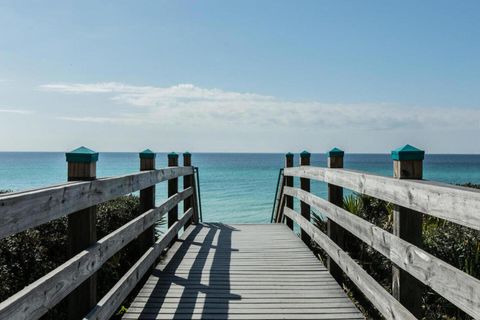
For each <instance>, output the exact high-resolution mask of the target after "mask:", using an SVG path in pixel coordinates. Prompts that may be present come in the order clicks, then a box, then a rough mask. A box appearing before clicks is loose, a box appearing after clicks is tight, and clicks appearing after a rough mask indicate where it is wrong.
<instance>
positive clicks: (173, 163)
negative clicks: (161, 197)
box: [168, 152, 178, 242]
mask: <svg viewBox="0 0 480 320" xmlns="http://www.w3.org/2000/svg"><path fill="white" fill-rule="evenodd" d="M168 166H169V167H178V154H176V153H175V152H171V153H169V154H168ZM177 192H178V178H174V179H170V180H168V196H169V197H171V196H173V195H174V194H176V193H177ZM177 220H178V206H175V207H173V208H172V210H170V211H168V227H169V228H170V227H171V226H172V225H173V224H174V223H175V222H176V221H177ZM176 240H177V238H176V237H175V238H174V239H173V240H172V242H173V241H176Z"/></svg>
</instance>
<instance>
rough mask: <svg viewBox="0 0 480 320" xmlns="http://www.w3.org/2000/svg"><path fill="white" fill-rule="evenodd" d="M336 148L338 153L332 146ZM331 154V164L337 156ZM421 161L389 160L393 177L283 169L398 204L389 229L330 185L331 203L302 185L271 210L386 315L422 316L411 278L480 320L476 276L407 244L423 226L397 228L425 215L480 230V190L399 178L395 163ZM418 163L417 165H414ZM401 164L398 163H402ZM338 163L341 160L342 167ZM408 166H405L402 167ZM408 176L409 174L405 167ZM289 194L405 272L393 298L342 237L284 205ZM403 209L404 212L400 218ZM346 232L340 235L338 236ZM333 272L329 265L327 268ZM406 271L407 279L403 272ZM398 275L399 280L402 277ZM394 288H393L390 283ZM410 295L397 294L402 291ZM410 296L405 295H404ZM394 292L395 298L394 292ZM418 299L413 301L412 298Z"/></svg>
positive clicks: (333, 170) (479, 284)
mask: <svg viewBox="0 0 480 320" xmlns="http://www.w3.org/2000/svg"><path fill="white" fill-rule="evenodd" d="M337 151H339V150H337ZM341 156H342V158H343V153H341ZM332 158H333V156H330V159H329V162H330V161H332V160H334V159H332ZM422 159H423V154H422V156H421V159H418V158H417V159H413V160H412V159H409V158H408V156H407V160H403V159H402V157H400V159H397V160H394V168H395V169H396V170H395V176H397V177H396V178H393V177H392V178H391V177H384V176H378V175H374V174H368V173H363V172H358V171H353V170H346V169H342V168H338V167H337V168H332V167H330V168H322V167H313V166H299V167H293V168H285V169H284V175H285V177H298V178H301V179H313V180H317V181H321V182H325V183H328V184H329V187H330V186H337V188H346V189H349V190H352V191H354V192H357V193H360V194H365V195H368V196H371V197H375V198H378V199H381V200H384V201H387V202H389V203H392V204H394V205H395V209H394V222H393V223H394V226H393V229H394V232H393V234H392V233H390V232H387V231H385V230H384V229H382V228H380V227H378V226H376V225H374V224H372V223H370V222H368V221H366V220H363V219H362V218H360V217H359V216H357V215H355V214H352V213H350V212H348V211H346V210H344V209H343V208H342V205H341V203H339V202H338V201H334V199H333V198H335V197H334V196H333V197H332V194H331V193H333V192H338V189H337V190H335V189H332V188H329V200H325V199H323V198H321V197H319V196H316V195H314V194H312V193H310V192H309V191H307V190H302V189H300V188H295V187H292V186H285V185H284V187H283V189H282V192H281V193H282V200H281V201H282V204H281V205H279V206H278V207H279V208H280V209H279V210H277V212H276V217H275V219H274V221H276V222H281V221H285V219H289V220H293V221H294V222H295V223H296V224H298V226H300V228H301V230H302V231H303V232H306V233H307V234H308V235H309V236H310V237H311V240H312V241H314V242H315V243H316V244H317V245H318V246H320V247H321V248H322V249H323V250H324V251H325V252H326V254H327V255H328V257H329V259H331V260H333V262H334V263H335V264H336V265H338V267H339V268H340V269H341V270H342V271H343V272H344V273H345V274H346V276H348V277H349V278H350V279H351V281H352V282H353V283H355V285H356V286H357V287H358V289H359V290H360V291H362V292H363V294H364V295H365V296H366V297H367V298H368V299H369V300H370V302H371V303H372V304H373V305H374V306H375V307H376V308H377V309H378V311H379V312H380V313H381V314H382V315H383V316H384V317H385V318H387V319H416V317H420V315H419V310H418V305H419V304H420V303H421V299H420V298H421V290H422V289H418V288H417V287H416V286H415V285H412V282H414V281H419V282H421V283H422V284H423V285H426V286H428V287H430V288H432V289H433V290H434V291H436V292H437V293H438V294H440V295H441V296H443V297H444V298H446V299H447V300H449V301H450V302H451V303H452V304H454V305H455V306H457V307H458V308H460V309H461V310H463V311H464V312H466V313H467V314H469V315H470V316H472V317H473V318H475V319H480V280H478V279H476V278H474V277H472V276H470V275H468V274H467V273H465V272H463V271H461V270H459V269H457V268H455V267H453V266H451V265H450V264H448V263H446V262H444V261H442V260H441V259H439V258H437V257H435V256H433V255H432V254H429V253H428V252H426V251H425V250H423V249H422V248H421V242H419V243H411V241H409V238H408V234H407V235H406V233H408V232H411V230H417V231H414V232H418V230H420V236H421V228H422V226H421V220H420V223H419V225H413V224H410V225H407V227H408V228H410V229H411V230H407V232H405V231H403V233H402V232H399V230H398V229H399V228H400V226H402V227H403V228H405V224H404V225H402V223H405V222H404V221H401V219H406V218H410V217H411V216H409V215H415V214H427V215H431V216H434V217H437V218H441V219H445V220H448V221H451V222H454V223H457V224H460V225H463V226H466V227H469V228H472V229H475V230H480V191H479V190H475V189H470V188H464V187H458V186H453V185H447V184H442V183H437V182H431V181H425V180H404V179H402V177H398V172H399V171H398V170H397V169H398V168H399V167H400V168H402V169H403V170H407V169H406V168H407V167H409V168H412V166H413V167H416V168H417V169H416V170H417V172H418V168H420V172H421V160H422ZM415 161H419V162H420V167H419V166H418V165H419V164H418V163H414V162H415ZM402 162H403V163H402ZM342 166H343V159H342V165H341V166H340V167H342ZM407 171H408V170H407ZM403 173H404V174H406V175H407V174H408V172H406V171H405V172H403ZM287 197H294V198H296V199H299V200H300V202H301V203H302V204H303V203H304V204H307V205H309V206H310V207H311V208H313V209H315V210H317V211H318V212H321V213H322V214H324V215H325V216H326V217H327V218H328V222H331V223H335V224H336V225H337V226H338V227H339V228H340V229H343V230H347V231H348V232H350V233H351V234H352V235H354V236H355V237H357V238H358V239H360V240H361V241H363V242H364V243H366V244H367V245H369V246H371V247H372V248H373V249H375V250H376V251H378V252H379V253H381V254H382V255H384V256H385V257H386V258H388V259H389V260H390V261H391V262H392V263H393V266H394V267H393V268H394V270H393V271H395V269H398V270H400V271H399V272H401V273H402V274H401V275H400V276H399V275H398V272H393V286H394V287H393V289H392V292H393V295H391V294H390V293H389V292H388V291H387V290H385V289H384V288H383V287H382V286H381V285H380V284H379V283H377V282H376V281H375V280H374V279H373V278H372V277H371V276H370V275H369V274H368V273H367V272H366V271H365V270H364V269H362V267H361V266H360V265H359V264H357V262H356V261H354V260H353V259H352V258H351V257H350V256H349V255H348V253H347V252H345V251H344V248H343V245H342V241H343V240H342V239H339V236H338V235H335V234H334V232H332V231H331V230H330V228H329V232H328V233H327V234H325V233H324V232H322V231H321V230H320V229H318V228H317V227H316V226H314V225H313V224H312V223H311V221H310V219H308V218H306V217H304V216H302V215H301V214H300V213H297V212H296V211H294V210H293V209H292V208H291V207H290V206H286V205H285V198H287ZM402 214H404V215H405V216H403V215H402ZM341 237H343V235H342V236H341ZM331 271H332V269H331ZM407 276H408V277H407ZM399 278H400V280H399ZM395 286H396V287H395ZM401 286H405V288H407V289H408V292H405V293H404V295H400V294H398V292H399V291H401V290H402V289H403V290H404V291H405V288H401ZM406 295H410V297H407V298H406V297H405V296H406ZM394 296H395V297H394ZM412 296H413V297H414V298H415V299H418V301H412V299H411V297H412Z"/></svg>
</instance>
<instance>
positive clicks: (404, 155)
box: [392, 144, 425, 161]
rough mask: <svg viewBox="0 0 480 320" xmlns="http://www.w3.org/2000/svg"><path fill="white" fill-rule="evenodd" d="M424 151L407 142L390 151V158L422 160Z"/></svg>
mask: <svg viewBox="0 0 480 320" xmlns="http://www.w3.org/2000/svg"><path fill="white" fill-rule="evenodd" d="M423 158H425V151H423V150H420V149H417V148H415V147H414V146H411V145H409V144H406V145H404V146H403V147H401V148H398V149H395V150H393V151H392V159H393V160H397V161H401V160H423Z"/></svg>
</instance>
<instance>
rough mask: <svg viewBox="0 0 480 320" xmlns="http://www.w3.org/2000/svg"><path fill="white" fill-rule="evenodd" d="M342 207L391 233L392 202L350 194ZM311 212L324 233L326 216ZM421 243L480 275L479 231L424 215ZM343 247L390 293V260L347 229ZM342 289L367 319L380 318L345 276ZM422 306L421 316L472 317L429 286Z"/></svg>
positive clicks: (451, 319) (450, 319) (453, 319)
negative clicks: (323, 217) (422, 314)
mask: <svg viewBox="0 0 480 320" xmlns="http://www.w3.org/2000/svg"><path fill="white" fill-rule="evenodd" d="M463 186H466V187H470V188H477V189H480V185H475V184H471V183H468V184H464V185H463ZM343 207H344V209H345V210H347V211H349V212H351V213H353V214H355V215H358V216H359V217H361V218H362V219H365V220H367V221H369V222H371V223H373V224H375V225H376V226H378V227H381V228H383V229H385V230H387V231H389V232H392V225H393V205H392V204H390V203H387V202H385V201H382V200H379V199H376V198H373V197H369V196H365V195H360V194H350V195H348V196H345V197H344V200H343ZM312 214H313V220H314V223H315V225H316V226H317V227H318V228H320V229H321V230H322V231H324V232H326V230H327V224H326V221H325V219H322V217H321V215H320V214H317V213H315V212H312ZM423 245H424V249H425V251H427V252H429V253H431V254H432V255H434V256H436V257H438V258H440V259H442V260H444V261H445V262H448V263H449V264H451V265H452V266H454V267H456V268H458V269H460V270H463V271H464V272H466V273H468V274H470V275H471V276H473V277H476V278H479V277H480V232H479V231H476V230H473V229H470V228H467V227H463V226H460V225H458V224H455V223H452V222H448V221H445V220H441V219H438V218H434V217H431V216H428V215H424V219H423ZM345 249H346V251H347V252H349V254H350V255H351V256H352V258H354V259H355V260H356V261H357V262H358V263H359V264H360V265H362V267H363V268H364V269H365V270H366V271H367V272H368V273H369V274H370V275H371V276H372V277H373V278H374V279H375V280H376V281H377V282H379V283H380V284H382V286H383V287H384V288H385V289H386V290H388V291H389V292H390V293H391V287H392V283H391V281H392V273H391V270H392V263H391V262H390V260H389V259H387V258H385V257H384V256H383V255H382V254H380V253H379V252H377V251H376V250H374V249H373V248H371V247H370V246H368V245H367V244H365V243H364V242H362V241H361V240H359V239H358V238H356V237H355V236H353V235H351V234H350V233H348V232H347V235H346V248H345ZM315 251H316V252H317V253H318V254H319V256H320V257H321V258H322V260H324V261H326V260H325V259H326V255H325V254H324V253H323V252H322V250H321V249H320V248H319V247H318V246H317V247H316V248H315ZM344 289H345V290H346V291H347V292H348V293H349V295H350V296H351V297H352V298H353V299H354V300H355V302H356V304H357V306H358V307H359V308H360V309H361V310H362V311H363V312H364V314H365V316H366V317H367V318H368V319H371V318H373V319H380V318H382V317H381V316H380V314H379V313H378V312H377V311H376V310H375V308H373V306H372V305H371V304H370V303H369V302H368V300H367V299H366V298H365V297H364V296H363V294H362V293H361V292H360V291H359V290H358V289H356V287H355V286H354V284H353V283H352V282H351V280H349V279H348V278H347V277H345V278H344ZM422 308H423V313H424V317H423V319H444V320H464V319H465V320H466V319H472V318H471V317H470V316H468V315H466V314H465V313H464V312H462V311H461V310H459V309H458V308H457V307H455V306H454V305H452V304H451V303H450V302H449V301H447V300H446V299H444V298H442V297H441V296H440V295H438V294H437V293H435V292H434V291H433V290H431V289H430V288H425V291H424V294H423V301H422Z"/></svg>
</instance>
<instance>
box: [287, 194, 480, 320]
mask: <svg viewBox="0 0 480 320" xmlns="http://www.w3.org/2000/svg"><path fill="white" fill-rule="evenodd" d="M285 193H286V194H289V195H291V196H293V197H296V198H299V199H302V201H305V202H307V203H309V204H310V205H311V206H312V207H314V208H316V209H318V210H320V211H321V212H322V213H324V214H326V215H327V216H328V218H329V219H332V220H333V221H335V222H336V223H338V224H339V225H341V226H342V227H344V228H345V229H346V230H348V231H349V232H351V233H352V234H353V235H355V236H356V237H358V238H359V239H360V240H362V241H363V242H365V243H366V244H368V245H369V246H371V247H372V248H374V249H375V250H377V251H378V252H380V253H381V254H383V255H384V256H385V257H387V258H389V259H390V260H391V261H392V262H393V263H395V264H396V265H397V266H398V267H400V268H402V269H403V270H405V271H407V272H408V273H410V274H411V275H412V276H414V277H415V278H417V279H418V280H420V281H421V282H422V283H424V284H425V285H427V286H429V287H431V288H432V289H433V290H435V291H436V292H437V293H438V294H440V295H442V296H443V297H444V298H446V299H447V300H449V301H450V302H451V303H453V304H455V305H456V306H457V307H459V308H460V309H462V310H463V311H465V312H466V313H468V314H470V315H471V316H473V317H475V318H480V280H478V279H476V278H474V277H472V276H470V275H468V274H466V273H465V272H463V271H461V270H458V269H457V268H455V267H453V266H451V265H450V264H448V263H446V262H444V261H442V260H441V259H439V258H437V257H435V256H433V255H431V254H429V253H428V252H426V251H424V250H422V249H420V248H418V247H416V246H414V245H412V244H411V243H409V242H407V241H405V240H403V239H400V238H399V237H397V236H395V235H393V234H391V233H390V232H387V231H385V230H383V229H382V228H379V227H377V226H375V225H374V224H372V223H370V222H368V221H366V220H363V219H362V218H360V217H358V216H356V215H354V214H351V213H350V212H348V211H346V210H344V209H342V208H340V207H337V206H335V205H333V204H331V203H329V202H328V201H326V200H324V199H322V198H320V197H318V196H315V195H313V194H311V193H307V192H304V191H303V190H300V189H298V188H286V189H285Z"/></svg>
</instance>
